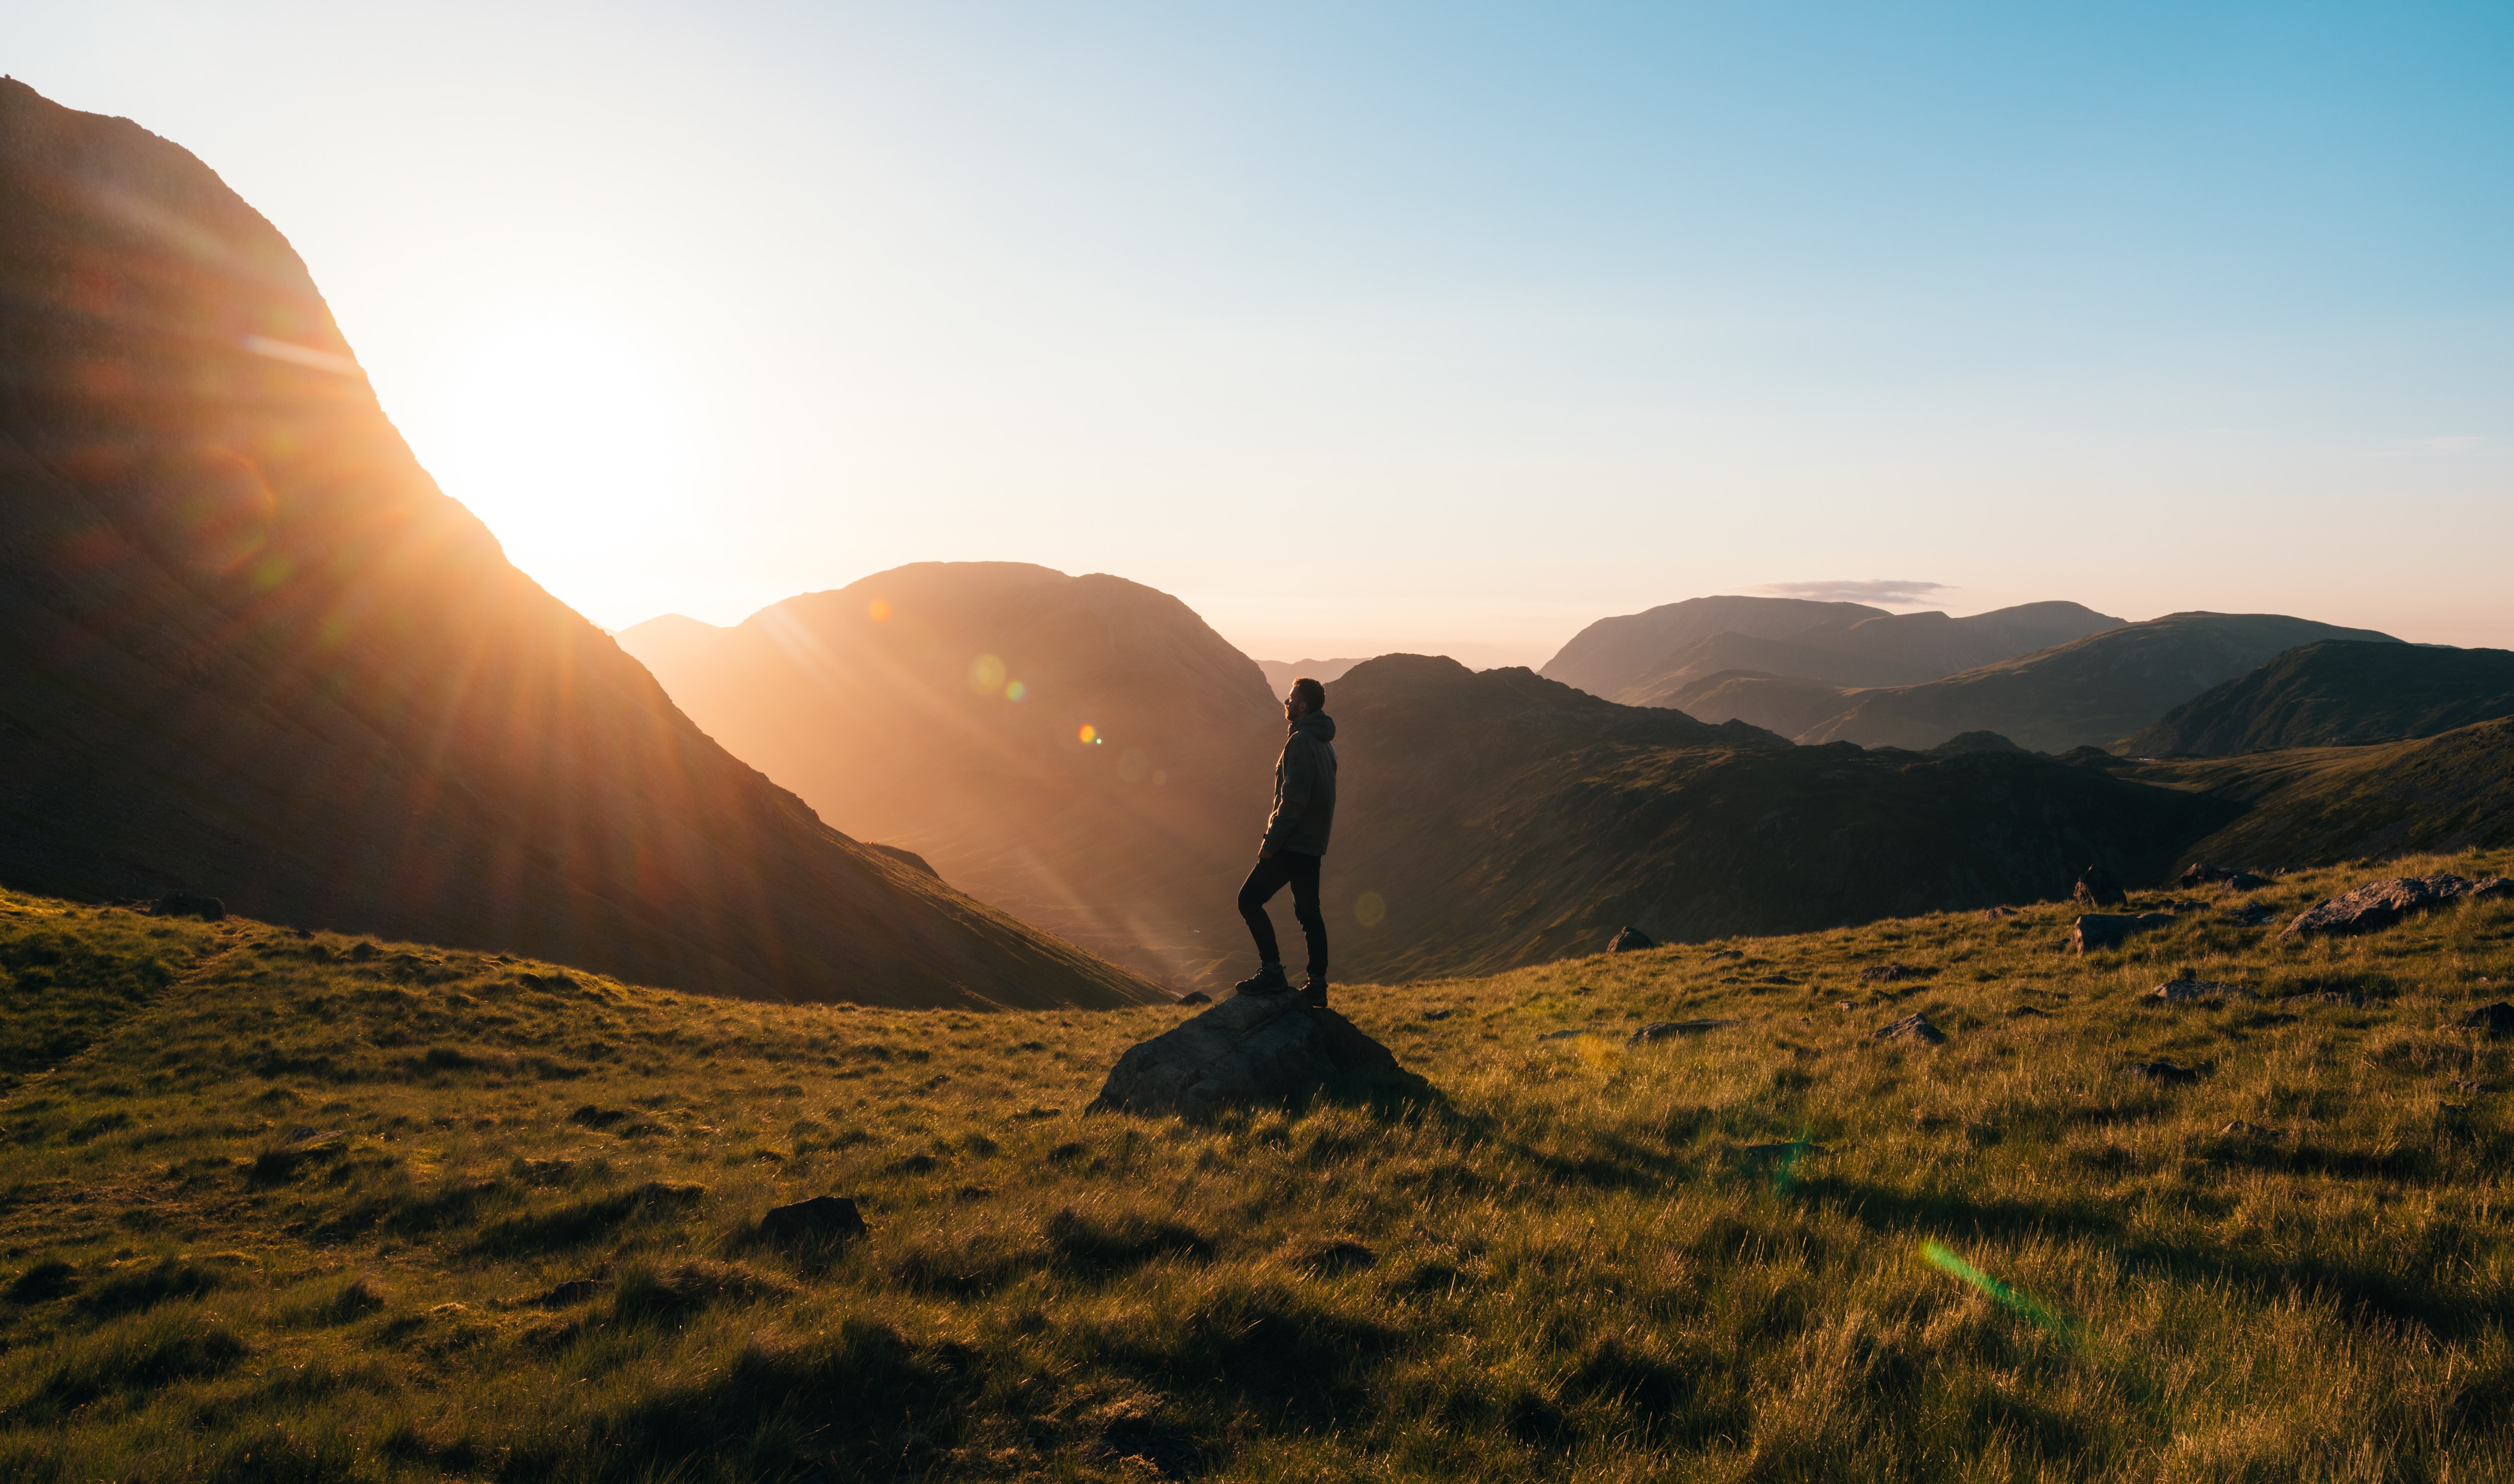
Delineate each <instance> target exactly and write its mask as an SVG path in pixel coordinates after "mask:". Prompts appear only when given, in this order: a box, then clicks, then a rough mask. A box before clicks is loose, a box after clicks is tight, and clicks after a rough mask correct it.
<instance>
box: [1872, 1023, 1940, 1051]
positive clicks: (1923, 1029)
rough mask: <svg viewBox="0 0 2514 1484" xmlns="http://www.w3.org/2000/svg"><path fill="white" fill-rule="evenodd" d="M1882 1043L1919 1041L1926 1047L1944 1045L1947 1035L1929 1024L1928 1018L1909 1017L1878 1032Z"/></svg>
mask: <svg viewBox="0 0 2514 1484" xmlns="http://www.w3.org/2000/svg"><path fill="white" fill-rule="evenodd" d="M1877 1039H1878V1040H1881V1041H1918V1042H1920V1043H1921V1044H1922V1045H1924V1046H1938V1045H1943V1044H1944V1043H1945V1041H1946V1039H1947V1033H1946V1032H1945V1031H1943V1030H1940V1029H1939V1028H1938V1027H1936V1026H1935V1025H1932V1024H1930V1023H1929V1020H1928V1017H1926V1016H1922V1015H1907V1016H1905V1017H1903V1018H1902V1019H1901V1020H1899V1021H1896V1022H1895V1023H1893V1024H1891V1025H1888V1026H1886V1027H1885V1028H1884V1029H1882V1030H1880V1031H1878V1032H1877Z"/></svg>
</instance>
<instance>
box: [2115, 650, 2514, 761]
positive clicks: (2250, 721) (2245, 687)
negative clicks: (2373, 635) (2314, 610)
mask: <svg viewBox="0 0 2514 1484" xmlns="http://www.w3.org/2000/svg"><path fill="white" fill-rule="evenodd" d="M2499 716H2514V653H2509V652H2508V651H2505V650H2501V649H2433V648H2428V647H2425V646H2422V645H2413V644H2360V643H2347V642H2337V641H2334V642H2332V643H2326V644H2308V645H2305V646H2302V647H2301V648H2297V649H2291V650H2289V651H2288V652H2287V653H2285V654H2282V655H2278V656H2276V657H2274V658H2272V659H2271V660H2270V662H2268V663H2266V664H2264V665H2262V666H2261V667H2260V668H2259V669H2256V670H2253V671H2252V672H2251V673H2250V674H2247V675H2240V676H2237V677H2236V678H2235V679H2233V680H2229V681H2227V682H2226V683H2225V684H2223V685H2220V686H2218V687H2216V688H2215V689H2213V690H2210V691H2209V692H2207V693H2205V694H2203V695H2201V696H2198V697H2195V698H2193V699H2192V700H2190V701H2186V702H2183V703H2182V704H2180V705H2178V706H2175V707H2174V708H2173V709H2172V710H2170V711H2168V712H2166V713H2165V719H2164V720H2162V721H2159V722H2157V723H2156V724H2155V725H2153V726H2150V727H2145V728H2142V729H2140V730H2139V731H2137V732H2133V733H2131V734H2130V735H2129V737H2126V738H2124V739H2123V740H2122V741H2121V742H2119V743H2117V744H2116V746H2115V748H2114V750H2116V751H2118V752H2121V753H2124V754H2126V755H2128V756H2131V757H2175V756H2186V755H2187V756H2193V757H2225V756H2230V755H2232V754H2234V753H2238V752H2261V751H2267V750H2269V749H2272V748H2277V747H2331V746H2360V745H2364V744H2366V743H2370V742H2401V741H2404V740H2407V739H2410V738H2416V737H2433V736H2435V735H2437V734H2438V733H2442V732H2450V731H2452V730H2453V729H2454V728H2456V727H2465V726H2468V725H2470V724H2471V723H2473V722H2479V721H2488V720H2491V719H2494V718H2495V717H2499Z"/></svg>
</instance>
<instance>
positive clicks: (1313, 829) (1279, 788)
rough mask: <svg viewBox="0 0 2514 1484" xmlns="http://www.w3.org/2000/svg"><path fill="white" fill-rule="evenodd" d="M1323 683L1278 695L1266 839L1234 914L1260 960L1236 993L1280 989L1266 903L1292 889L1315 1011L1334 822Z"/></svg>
mask: <svg viewBox="0 0 2514 1484" xmlns="http://www.w3.org/2000/svg"><path fill="white" fill-rule="evenodd" d="M1326 703H1327V688H1326V687H1325V686H1322V685H1320V684H1318V682H1317V681H1315V680H1312V679H1310V678H1309V677H1308V676H1306V675H1305V676H1303V677H1301V678H1300V679H1298V680H1295V681H1293V682H1292V689H1291V691H1290V692H1289V693H1288V694H1287V695H1285V696H1284V697H1283V719H1284V720H1285V721H1287V722H1289V723H1290V724H1291V735H1290V736H1289V737H1286V738H1285V739H1284V740H1283V755H1282V756H1281V757H1280V758H1278V759H1277V761H1276V763H1275V812H1274V813H1273V814H1272V815H1270V816H1268V817H1267V820H1266V838H1265V840H1264V841H1263V842H1262V843H1261V844H1260V845H1259V846H1258V847H1257V866H1256V868H1255V869H1254V870H1251V871H1250V872H1249V873H1248V880H1247V883H1246V884H1245V885H1243V886H1241V887H1240V888H1239V915H1240V916H1242V917H1244V918H1246V919H1248V931H1249V932H1250V933H1251V934H1252V935H1254V936H1255V938H1256V940H1257V957H1258V959H1259V960H1260V961H1261V962H1260V964H1259V966H1258V969H1257V973H1256V975H1255V976H1254V977H1252V978H1249V979H1243V980H1241V981H1240V982H1239V983H1238V985H1237V988H1238V990H1239V992H1240V993H1242V994H1282V993H1285V992H1287V991H1289V990H1290V989H1291V987H1292V985H1291V983H1290V982H1289V981H1288V980H1286V979H1285V978H1284V977H1283V953H1282V950H1281V949H1280V948H1278V947H1277V946H1276V944H1275V921H1274V919H1273V918H1271V917H1269V916H1267V915H1266V903H1267V902H1268V901H1270V900H1271V899H1272V898H1273V897H1274V895H1275V894H1276V893H1277V892H1279V891H1281V890H1282V889H1283V888H1284V887H1285V886H1289V887H1291V889H1292V915H1293V916H1294V917H1296V918H1298V919H1300V923H1301V936H1302V937H1303V938H1306V939H1308V940H1309V948H1310V974H1309V983H1307V984H1306V985H1304V986H1303V988H1302V991H1301V995H1302V998H1303V999H1305V1000H1307V1001H1308V1002H1309V1003H1310V1004H1312V1005H1316V1006H1318V1008H1320V1009H1324V1008H1326V1003H1327V920H1326V918H1325V917H1324V916H1322V915H1320V914H1319V912H1318V858H1319V857H1321V856H1323V855H1325V854H1326V853H1327V831H1328V830H1329V829H1330V828H1331V827H1332V826H1333V825H1334V823H1335V795H1336V755H1335V748H1334V747H1332V746H1330V745H1328V743H1330V742H1334V741H1335V731H1336V727H1335V721H1334V719H1333V718H1331V717H1329V716H1328V715H1327V713H1326Z"/></svg>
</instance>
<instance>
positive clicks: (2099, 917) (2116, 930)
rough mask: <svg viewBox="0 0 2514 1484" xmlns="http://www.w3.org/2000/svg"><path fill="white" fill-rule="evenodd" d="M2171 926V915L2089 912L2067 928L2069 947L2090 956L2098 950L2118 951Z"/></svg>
mask: <svg viewBox="0 0 2514 1484" xmlns="http://www.w3.org/2000/svg"><path fill="white" fill-rule="evenodd" d="M2171 926H2173V914H2172V913H2171V912H2140V913H2138V914H2137V915H2136V916H2130V915H2128V914H2120V913H2106V912H2088V913H2087V914H2086V915H2085V916H2083V917H2080V918H2079V919H2078V920H2077V922H2076V923H2075V924H2073V925H2072V926H2071V927H2070V929H2069V946H2070V948H2071V949H2073V950H2075V951H2077V952H2080V953H2092V952H2094V951H2095V950H2096V949H2098V948H2117V947H2120V946H2121V945H2122V944H2123V943H2128V942H2129V941H2130V940H2131V939H2132V938H2135V937H2137V936H2138V935H2139V934H2141V933H2148V932H2153V931H2155V930H2156V929H2158V928H2169V927H2171Z"/></svg>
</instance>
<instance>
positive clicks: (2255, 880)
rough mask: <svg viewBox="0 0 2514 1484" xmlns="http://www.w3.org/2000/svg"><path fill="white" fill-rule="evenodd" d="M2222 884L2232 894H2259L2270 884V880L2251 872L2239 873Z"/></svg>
mask: <svg viewBox="0 0 2514 1484" xmlns="http://www.w3.org/2000/svg"><path fill="white" fill-rule="evenodd" d="M2222 884H2223V885H2224V886H2225V888H2226V890H2228V891H2230V892H2257V891H2259V890H2260V889H2261V888H2262V887H2265V886H2267V885H2269V884H2270V878H2269V877H2267V876H2255V875H2253V874H2252V873H2251V872H2250V871H2237V872H2235V873H2234V874H2233V875H2231V876H2228V877H2227V878H2226V879H2225V881H2224V882H2223V883H2222Z"/></svg>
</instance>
